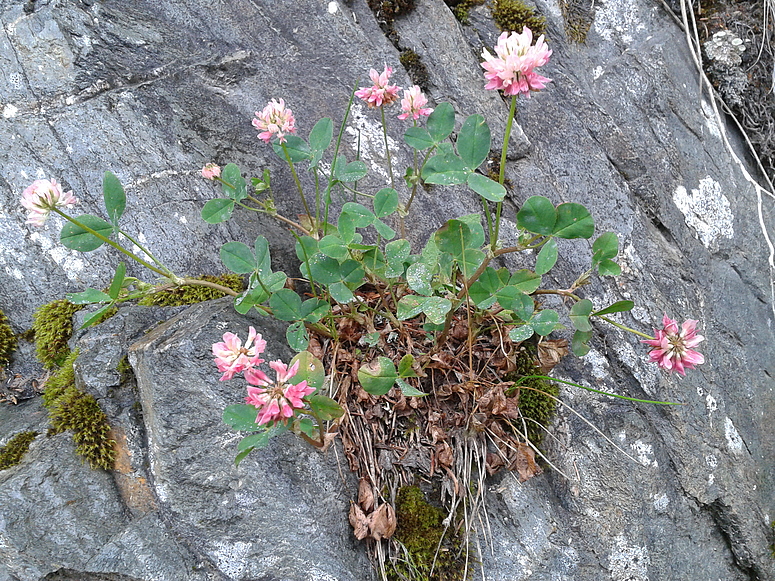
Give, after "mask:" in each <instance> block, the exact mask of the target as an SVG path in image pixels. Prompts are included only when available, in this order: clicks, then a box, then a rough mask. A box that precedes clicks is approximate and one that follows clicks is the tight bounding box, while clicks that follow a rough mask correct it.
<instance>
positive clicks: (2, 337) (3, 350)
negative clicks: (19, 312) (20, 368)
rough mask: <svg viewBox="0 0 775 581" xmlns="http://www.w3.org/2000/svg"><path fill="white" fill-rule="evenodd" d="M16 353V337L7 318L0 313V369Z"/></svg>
mask: <svg viewBox="0 0 775 581" xmlns="http://www.w3.org/2000/svg"><path fill="white" fill-rule="evenodd" d="M14 351H16V335H14V334H13V329H11V325H9V324H8V318H7V317H6V316H5V314H3V311H0V367H4V366H6V365H8V364H9V363H10V361H11V353H13V352H14Z"/></svg>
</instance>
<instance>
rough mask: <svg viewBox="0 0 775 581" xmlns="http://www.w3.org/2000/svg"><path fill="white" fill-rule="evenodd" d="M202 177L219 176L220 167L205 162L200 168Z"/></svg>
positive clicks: (210, 178) (211, 177) (212, 177)
mask: <svg viewBox="0 0 775 581" xmlns="http://www.w3.org/2000/svg"><path fill="white" fill-rule="evenodd" d="M202 177H203V178H205V179H208V180H214V179H215V178H219V177H221V167H220V166H219V165H216V164H214V163H207V164H205V166H204V167H203V168H202Z"/></svg>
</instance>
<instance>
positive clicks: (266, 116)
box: [253, 99, 296, 143]
mask: <svg viewBox="0 0 775 581" xmlns="http://www.w3.org/2000/svg"><path fill="white" fill-rule="evenodd" d="M253 127H255V128H256V129H258V130H259V131H260V132H261V133H259V134H258V138H259V139H261V140H262V141H263V142H264V143H269V142H270V141H271V139H272V137H277V140H278V141H279V142H280V143H285V136H286V135H288V134H289V133H296V119H295V117H294V116H293V111H291V110H290V109H287V108H286V107H285V101H283V100H282V99H280V102H279V103H278V102H277V101H275V100H274V99H272V100H271V101H270V102H269V103H268V104H267V106H266V107H264V109H263V111H256V118H255V119H253Z"/></svg>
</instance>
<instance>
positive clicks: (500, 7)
mask: <svg viewBox="0 0 775 581" xmlns="http://www.w3.org/2000/svg"><path fill="white" fill-rule="evenodd" d="M492 17H493V19H494V20H495V24H497V25H498V28H500V29H501V30H502V31H504V32H517V33H520V34H521V33H522V29H523V28H524V27H525V26H527V27H528V28H529V29H530V30H531V31H532V32H533V34H534V35H539V34H543V33H544V32H546V18H544V17H543V16H541V15H539V14H536V11H535V10H533V9H532V8H530V6H528V5H527V4H525V3H524V2H522V0H494V2H493V4H492Z"/></svg>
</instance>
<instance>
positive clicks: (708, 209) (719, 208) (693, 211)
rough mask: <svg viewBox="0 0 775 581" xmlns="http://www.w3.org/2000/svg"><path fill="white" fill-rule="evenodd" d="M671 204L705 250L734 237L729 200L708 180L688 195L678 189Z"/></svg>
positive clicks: (718, 185)
mask: <svg viewBox="0 0 775 581" xmlns="http://www.w3.org/2000/svg"><path fill="white" fill-rule="evenodd" d="M673 203H674V204H675V205H676V207H677V208H678V209H679V210H681V213H682V214H683V215H684V220H685V221H686V225H687V226H689V227H690V228H692V229H693V230H694V232H695V234H696V236H697V238H698V239H699V240H700V242H702V244H703V246H705V248H708V249H710V248H711V246H715V245H716V244H717V242H718V239H719V238H722V237H723V238H732V237H733V236H734V234H735V232H734V229H733V228H732V224H733V222H734V216H733V214H732V210H731V208H730V204H729V199H728V198H727V197H726V196H725V195H724V194H723V193H722V192H721V185H720V184H719V183H718V182H717V181H716V180H714V179H713V178H711V177H710V176H707V177H705V178H703V179H701V180H700V184H699V187H698V188H697V189H696V190H695V189H693V190H692V191H691V193H688V192H687V191H686V188H685V187H683V186H678V187H677V188H676V190H675V192H674V193H673Z"/></svg>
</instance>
